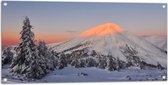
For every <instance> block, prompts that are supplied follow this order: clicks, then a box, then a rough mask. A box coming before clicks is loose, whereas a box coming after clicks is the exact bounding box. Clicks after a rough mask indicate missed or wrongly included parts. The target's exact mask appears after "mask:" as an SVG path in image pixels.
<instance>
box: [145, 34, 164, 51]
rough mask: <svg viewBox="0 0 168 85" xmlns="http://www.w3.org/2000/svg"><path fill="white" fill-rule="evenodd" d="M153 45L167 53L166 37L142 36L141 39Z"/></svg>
mask: <svg viewBox="0 0 168 85" xmlns="http://www.w3.org/2000/svg"><path fill="white" fill-rule="evenodd" d="M143 38H144V39H145V40H147V41H148V42H150V43H152V44H153V45H155V46H157V47H159V48H161V49H163V50H165V51H167V37H166V36H144V37H143Z"/></svg>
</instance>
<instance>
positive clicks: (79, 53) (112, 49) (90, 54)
mask: <svg viewBox="0 0 168 85" xmlns="http://www.w3.org/2000/svg"><path fill="white" fill-rule="evenodd" d="M52 49H54V50H55V51H56V52H57V53H61V54H64V56H66V58H68V59H70V63H71V65H73V63H74V62H75V63H78V62H79V61H76V60H81V59H82V60H81V61H80V65H82V63H81V62H84V64H86V63H88V61H87V59H88V58H92V59H93V60H94V61H92V62H91V63H93V62H95V63H96V65H92V66H96V67H100V68H101V65H104V66H105V68H110V67H109V66H110V65H113V66H112V67H116V66H118V65H119V64H120V63H121V66H123V65H126V66H125V67H129V66H132V65H133V66H158V65H159V66H160V65H161V67H165V68H166V67H167V61H166V60H167V54H166V53H164V52H163V51H162V50H160V49H159V48H157V47H156V46H154V45H153V44H151V43H149V42H147V41H146V40H144V39H143V38H142V37H138V36H136V35H134V34H131V33H129V32H127V31H124V30H123V29H121V28H120V26H118V25H116V24H114V23H105V24H102V25H99V26H96V27H93V28H91V29H89V30H87V31H85V32H82V33H81V34H80V35H79V36H77V37H76V38H74V39H71V40H68V41H65V42H62V43H59V44H56V45H54V46H52ZM102 61H105V62H106V63H101V62H102ZM111 61H112V62H111ZM114 64H115V66H114Z"/></svg>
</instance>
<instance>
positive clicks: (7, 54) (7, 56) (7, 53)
mask: <svg viewBox="0 0 168 85" xmlns="http://www.w3.org/2000/svg"><path fill="white" fill-rule="evenodd" d="M13 55H14V54H13V52H12V51H11V48H10V47H6V48H4V50H3V51H2V65H5V64H10V63H11V62H12V58H13Z"/></svg>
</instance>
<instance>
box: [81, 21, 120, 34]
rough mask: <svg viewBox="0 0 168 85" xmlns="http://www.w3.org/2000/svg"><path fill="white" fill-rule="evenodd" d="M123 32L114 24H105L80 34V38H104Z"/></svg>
mask: <svg viewBox="0 0 168 85" xmlns="http://www.w3.org/2000/svg"><path fill="white" fill-rule="evenodd" d="M122 31H123V30H122V29H121V28H120V27H119V26H118V25H117V24H114V23H105V24H102V25H98V26H96V27H93V28H90V29H89V30H87V31H85V32H82V33H81V34H80V36H82V37H88V36H104V35H107V34H114V33H119V32H122Z"/></svg>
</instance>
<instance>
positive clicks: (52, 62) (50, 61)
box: [38, 41, 58, 72]
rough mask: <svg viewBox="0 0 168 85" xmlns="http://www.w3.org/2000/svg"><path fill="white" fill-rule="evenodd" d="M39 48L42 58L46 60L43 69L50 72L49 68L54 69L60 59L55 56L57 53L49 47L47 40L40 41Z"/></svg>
mask: <svg viewBox="0 0 168 85" xmlns="http://www.w3.org/2000/svg"><path fill="white" fill-rule="evenodd" d="M38 50H39V56H40V58H42V59H43V61H45V65H43V69H44V70H45V71H46V72H48V70H54V68H55V67H56V66H57V60H58V59H57V57H56V56H55V53H54V52H53V51H50V50H49V49H48V47H47V46H46V43H45V41H40V42H39V46H38Z"/></svg>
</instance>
